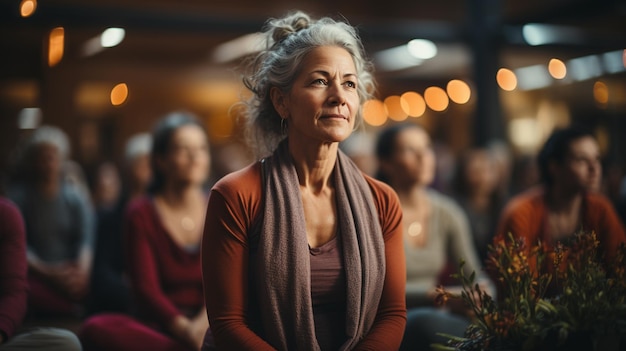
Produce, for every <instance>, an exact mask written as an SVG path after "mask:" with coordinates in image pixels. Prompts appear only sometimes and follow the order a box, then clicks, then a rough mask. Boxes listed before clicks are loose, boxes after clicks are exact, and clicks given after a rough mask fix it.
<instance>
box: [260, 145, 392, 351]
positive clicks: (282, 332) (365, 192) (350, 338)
mask: <svg viewBox="0 0 626 351" xmlns="http://www.w3.org/2000/svg"><path fill="white" fill-rule="evenodd" d="M264 162H265V164H264V167H263V172H264V174H265V177H264V178H265V184H264V189H265V194H264V197H265V200H264V201H265V206H264V218H263V223H262V225H261V226H260V227H261V228H260V230H261V232H260V233H259V235H260V240H259V246H258V251H257V255H256V260H255V262H254V263H253V265H254V268H253V269H255V270H256V274H257V277H258V278H257V279H256V287H257V292H258V296H257V297H258V300H257V301H258V302H259V308H260V312H261V323H262V327H263V334H264V335H263V338H264V339H265V340H266V341H267V342H268V343H270V344H271V345H272V346H274V347H275V348H277V349H278V350H319V349H320V347H319V345H318V344H317V340H316V338H315V323H314V319H313V306H312V302H311V267H310V259H309V246H308V241H307V236H306V227H305V221H304V210H303V207H302V199H301V197H300V188H299V182H298V176H297V174H296V170H295V167H294V166H293V162H292V159H291V156H290V154H289V150H288V144H287V141H286V140H285V141H283V142H281V143H280V145H279V146H278V148H277V149H276V151H275V152H274V153H273V155H272V156H271V157H269V158H267V159H266V160H265V161H264ZM333 177H334V182H335V196H336V201H337V218H338V221H339V223H338V231H339V233H340V238H341V240H342V247H343V258H344V266H345V273H346V283H347V296H346V336H347V341H346V342H345V343H344V345H343V346H342V347H341V350H350V349H352V348H354V347H355V346H356V345H357V343H358V342H359V341H361V340H362V339H363V337H364V336H365V335H367V333H368V332H369V330H370V328H371V327H372V325H373V323H374V319H375V317H376V312H377V310H378V305H379V302H380V298H381V294H382V287H383V281H384V278H385V251H384V250H385V249H384V242H383V237H382V230H381V228H380V223H379V220H378V213H377V211H376V207H375V205H374V200H373V196H372V192H371V189H370V187H369V185H368V184H367V182H366V181H365V179H364V178H363V175H362V173H361V171H360V170H359V169H358V168H357V166H356V165H355V164H354V163H353V162H352V161H351V160H350V159H349V158H348V157H347V156H346V155H344V154H343V153H342V152H341V151H339V152H338V157H337V162H336V164H335V169H334V172H333Z"/></svg>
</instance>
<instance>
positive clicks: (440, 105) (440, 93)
mask: <svg viewBox="0 0 626 351" xmlns="http://www.w3.org/2000/svg"><path fill="white" fill-rule="evenodd" d="M424 99H425V100H426V105H428V107H430V109H431V110H433V111H438V112H441V111H444V110H445V109H447V108H448V104H449V103H450V100H449V99H448V94H446V91H445V90H443V89H441V88H440V87H429V88H427V89H426V91H424Z"/></svg>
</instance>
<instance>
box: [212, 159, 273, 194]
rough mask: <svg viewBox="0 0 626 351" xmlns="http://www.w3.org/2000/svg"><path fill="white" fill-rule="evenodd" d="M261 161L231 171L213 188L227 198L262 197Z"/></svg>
mask: <svg viewBox="0 0 626 351" xmlns="http://www.w3.org/2000/svg"><path fill="white" fill-rule="evenodd" d="M261 165H262V162H261V161H257V162H254V163H252V164H250V165H248V166H246V167H244V168H242V169H240V170H238V171H235V172H232V173H229V174H227V175H225V176H224V177H222V178H221V179H220V180H218V181H217V182H216V183H215V185H213V187H212V188H211V193H213V192H217V193H219V194H221V195H222V196H223V197H224V198H226V199H236V198H238V199H248V200H249V199H260V198H261V192H262V189H261Z"/></svg>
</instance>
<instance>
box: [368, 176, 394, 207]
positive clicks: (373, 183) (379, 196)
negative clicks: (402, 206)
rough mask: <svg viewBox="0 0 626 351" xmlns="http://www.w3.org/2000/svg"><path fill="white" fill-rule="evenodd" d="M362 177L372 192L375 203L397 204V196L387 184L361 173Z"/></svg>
mask: <svg viewBox="0 0 626 351" xmlns="http://www.w3.org/2000/svg"><path fill="white" fill-rule="evenodd" d="M363 177H364V178H365V181H366V182H367V184H368V185H369V187H370V189H371V190H372V195H373V196H374V200H375V201H376V202H377V203H380V202H381V201H382V202H385V203H388V202H389V201H392V202H397V203H399V200H398V194H396V192H395V191H394V190H393V188H392V187H391V186H389V184H387V183H385V182H382V181H380V180H378V179H375V178H373V177H371V176H369V175H367V174H365V173H363Z"/></svg>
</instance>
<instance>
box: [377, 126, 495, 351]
mask: <svg viewBox="0 0 626 351" xmlns="http://www.w3.org/2000/svg"><path fill="white" fill-rule="evenodd" d="M376 156H377V157H378V162H379V166H380V168H379V179H381V180H383V181H385V182H387V183H388V184H389V185H391V187H392V188H393V189H394V190H395V191H396V192H397V194H398V196H399V198H400V204H401V206H402V211H403V221H404V251H405V255H406V269H407V283H406V301H407V310H408V311H407V326H406V331H405V333H404V339H403V341H402V346H401V348H400V349H401V350H427V349H429V348H430V344H432V343H435V342H444V341H445V338H441V337H438V336H437V335H436V334H437V333H446V334H450V335H456V336H463V333H464V331H465V328H466V327H467V325H469V319H468V313H469V311H468V310H467V307H466V306H464V305H463V303H462V302H461V301H452V302H453V304H450V305H449V306H447V307H448V308H449V309H443V308H437V307H436V306H435V303H434V301H435V296H436V292H435V289H436V287H437V286H438V285H439V284H440V283H442V279H441V278H442V275H443V274H445V273H444V272H446V271H448V269H447V267H448V265H449V264H450V265H452V267H453V269H452V271H456V270H457V269H456V268H457V267H458V264H459V262H460V261H461V260H463V261H465V265H464V266H463V268H464V272H465V274H466V275H467V276H469V275H470V274H471V273H472V271H473V272H476V275H477V277H478V278H477V283H479V284H481V285H484V286H485V287H486V288H489V287H490V286H491V282H490V281H489V279H488V277H487V275H486V274H484V273H483V272H482V270H481V265H480V261H479V260H478V257H477V254H476V251H475V249H474V245H473V241H472V237H471V234H470V227H469V224H468V221H467V218H466V217H465V214H464V213H463V210H461V208H460V207H459V206H458V205H457V204H456V203H455V202H454V201H453V200H452V199H451V198H448V197H447V196H445V195H443V194H441V193H439V192H437V191H435V190H433V189H431V188H429V185H430V184H431V182H432V181H433V179H434V176H435V174H434V173H435V156H434V152H433V149H432V145H431V140H430V137H429V136H428V134H427V133H426V131H425V130H424V129H423V128H422V127H420V126H419V125H416V124H397V125H394V126H391V127H388V128H387V129H384V130H383V131H381V133H380V134H379V136H378V141H377V144H376ZM443 278H445V277H443ZM445 281H449V279H445ZM446 289H447V290H448V291H452V292H460V286H459V287H454V286H448V287H446ZM454 303H456V304H454Z"/></svg>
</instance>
